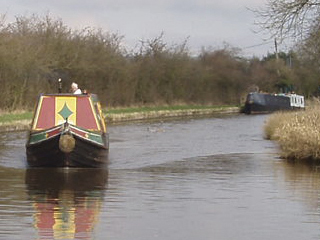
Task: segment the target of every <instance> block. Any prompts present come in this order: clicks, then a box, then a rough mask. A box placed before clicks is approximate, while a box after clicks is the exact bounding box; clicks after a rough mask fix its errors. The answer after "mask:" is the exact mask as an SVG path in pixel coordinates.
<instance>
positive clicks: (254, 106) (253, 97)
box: [243, 93, 294, 114]
mask: <svg viewBox="0 0 320 240" xmlns="http://www.w3.org/2000/svg"><path fill="white" fill-rule="evenodd" d="M292 109H294V108H293V107H291V105H290V98H288V97H286V96H278V95H271V94H258V93H255V94H249V95H248V97H247V101H246V103H245V106H244V108H243V112H244V113H246V114H254V113H270V112H275V111H281V110H292Z"/></svg>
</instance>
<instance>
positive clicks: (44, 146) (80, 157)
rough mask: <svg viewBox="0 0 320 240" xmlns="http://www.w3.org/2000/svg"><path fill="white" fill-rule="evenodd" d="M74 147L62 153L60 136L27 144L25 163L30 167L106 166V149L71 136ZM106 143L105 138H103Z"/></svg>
mask: <svg viewBox="0 0 320 240" xmlns="http://www.w3.org/2000/svg"><path fill="white" fill-rule="evenodd" d="M73 137H74V139H75V147H74V149H73V151H72V152H70V153H64V152H62V151H61V150H60V148H59V138H60V134H59V135H56V136H54V137H52V138H49V139H47V140H45V141H42V142H39V143H36V144H32V145H31V144H27V146H26V152H27V161H28V164H29V166H31V167H94V168H97V167H103V166H105V165H106V164H107V160H108V148H107V146H108V145H107V144H106V146H105V147H102V146H99V145H97V144H95V143H92V142H90V141H87V140H85V139H82V138H81V137H79V136H76V135H73ZM104 138H105V141H106V143H107V141H108V139H107V136H104Z"/></svg>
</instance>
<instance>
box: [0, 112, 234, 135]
mask: <svg viewBox="0 0 320 240" xmlns="http://www.w3.org/2000/svg"><path fill="white" fill-rule="evenodd" d="M237 112H240V107H225V106H222V107H214V108H203V109H193V108H190V109H177V110H153V111H139V112H121V111H120V112H118V113H108V112H107V113H106V114H105V119H106V122H107V124H112V123H118V122H126V121H140V120H147V119H162V118H175V117H193V116H194V117H196V116H205V115H208V116H209V115H212V114H217V113H225V114H228V113H229V114H230V113H237ZM31 121H32V119H23V120H16V121H6V122H2V123H0V132H10V131H23V130H28V129H29V128H30V124H31Z"/></svg>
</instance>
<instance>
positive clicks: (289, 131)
mask: <svg viewBox="0 0 320 240" xmlns="http://www.w3.org/2000/svg"><path fill="white" fill-rule="evenodd" d="M264 127H265V128H264V131H265V135H266V138H268V139H271V140H275V141H277V142H278V143H279V146H280V149H281V156H282V157H283V158H286V159H290V160H293V161H308V162H309V161H311V162H316V163H320V106H319V104H316V105H313V106H310V107H308V108H307V109H306V110H305V111H298V112H279V113H274V114H272V115H271V116H270V117H269V118H268V120H267V122H266V124H265V126H264Z"/></svg>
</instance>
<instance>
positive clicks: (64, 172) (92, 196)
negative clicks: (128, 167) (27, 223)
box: [26, 169, 108, 239]
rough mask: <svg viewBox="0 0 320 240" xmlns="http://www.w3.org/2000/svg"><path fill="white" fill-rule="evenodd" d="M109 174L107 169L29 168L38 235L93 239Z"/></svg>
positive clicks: (28, 186) (29, 187)
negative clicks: (93, 231)
mask: <svg viewBox="0 0 320 240" xmlns="http://www.w3.org/2000/svg"><path fill="white" fill-rule="evenodd" d="M107 176H108V175H107V171H106V170H104V169H27V172H26V186H27V190H28V195H29V197H30V200H31V202H32V205H33V207H34V209H35V213H34V214H33V217H34V227H35V228H36V229H37V231H38V239H92V236H91V234H92V230H93V228H94V226H95V224H96V223H97V221H98V217H99V214H100V208H101V204H102V202H103V193H104V189H105V187H106V183H107Z"/></svg>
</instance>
